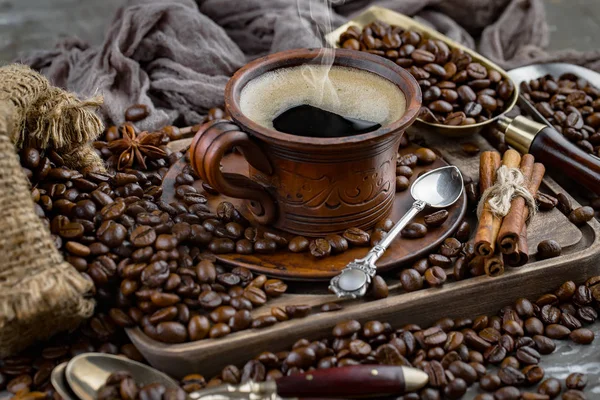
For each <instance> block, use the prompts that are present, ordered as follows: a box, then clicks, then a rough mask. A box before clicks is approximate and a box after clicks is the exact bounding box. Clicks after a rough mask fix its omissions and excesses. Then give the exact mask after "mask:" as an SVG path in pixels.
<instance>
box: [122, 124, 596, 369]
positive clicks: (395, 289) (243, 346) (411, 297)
mask: <svg viewBox="0 0 600 400" xmlns="http://www.w3.org/2000/svg"><path fill="white" fill-rule="evenodd" d="M419 135H420V136H423V137H424V138H425V140H426V142H427V145H428V146H429V147H432V148H434V149H437V150H438V151H439V152H440V153H441V154H443V156H444V158H445V159H446V160H447V161H449V162H450V163H452V164H455V165H457V166H459V167H460V168H461V170H462V171H463V172H464V173H465V174H467V175H471V176H473V177H476V175H477V173H476V170H477V168H478V156H475V157H467V156H466V155H465V154H464V153H463V151H462V149H461V144H462V142H461V141H458V140H455V141H453V142H448V140H447V139H441V138H438V137H435V136H434V135H431V134H424V133H422V132H420V133H419ZM413 136H414V133H413ZM464 141H470V142H473V143H475V144H477V145H478V146H479V147H480V149H481V150H482V151H483V150H486V149H489V148H490V147H489V145H488V144H487V142H485V140H483V139H482V138H480V137H473V138H470V139H467V140H464ZM543 191H544V192H546V193H554V194H556V193H560V192H564V190H563V189H562V188H561V187H560V186H559V185H557V184H556V183H555V182H554V181H553V180H552V179H550V178H547V179H545V180H544V186H543ZM572 201H574V200H573V199H572ZM575 204H576V202H575ZM471 217H473V216H471ZM599 233H600V224H599V223H598V221H596V220H593V221H591V222H590V223H589V224H588V225H585V226H583V227H580V228H577V227H575V226H574V225H572V224H571V223H570V222H569V221H568V220H567V219H566V217H565V216H564V215H562V214H561V213H560V212H559V211H557V210H553V211H551V212H549V213H544V214H543V216H538V217H537V218H535V219H534V220H533V221H532V223H531V225H530V226H529V229H528V235H529V246H530V249H532V251H533V250H535V248H536V246H537V243H538V242H539V241H541V240H544V239H548V238H552V239H555V240H557V241H558V242H559V243H560V244H561V246H562V247H563V254H562V255H561V256H560V257H557V258H554V259H550V260H544V261H536V260H535V255H533V254H532V257H531V261H530V263H529V264H527V265H526V266H524V267H522V268H519V269H507V271H506V273H505V274H504V275H502V276H500V277H497V278H489V277H486V276H482V277H477V278H472V279H467V280H464V281H459V282H452V283H448V284H446V285H444V286H443V287H441V288H430V289H424V290H420V291H417V292H412V293H405V292H403V291H402V289H401V288H400V285H399V284H398V281H397V279H394V277H393V276H392V277H386V278H388V279H387V281H388V284H389V286H390V296H389V297H388V298H386V299H382V300H377V301H370V300H368V299H366V300H365V299H363V300H352V301H348V300H346V301H340V302H341V304H342V305H343V309H342V310H340V311H336V312H332V313H321V312H319V306H320V305H322V304H324V303H327V302H330V301H339V300H337V298H336V297H335V296H333V295H331V294H328V293H327V291H326V284H323V283H292V284H291V285H290V288H289V291H288V293H286V294H285V295H283V296H281V297H280V298H279V299H275V300H272V301H269V302H268V303H267V304H266V306H264V307H261V308H258V309H256V310H253V314H254V315H255V316H258V315H265V314H268V313H269V312H270V308H271V307H273V306H285V305H295V304H307V305H311V306H313V314H312V315H310V316H308V317H306V318H303V319H296V320H290V321H287V322H283V323H278V324H276V325H274V326H272V327H270V328H266V329H262V330H246V331H241V332H237V333H234V334H231V335H229V336H227V337H225V338H222V339H216V340H215V339H208V340H202V341H198V342H191V343H185V344H178V345H167V344H163V343H159V342H156V341H154V340H151V339H149V338H148V337H147V336H145V335H144V334H143V333H142V332H141V331H140V330H139V329H137V328H135V329H130V330H128V334H129V337H130V338H131V340H132V341H133V343H134V344H135V345H136V347H137V348H138V349H139V350H140V352H142V354H143V355H144V356H145V357H146V359H147V360H148V361H149V362H150V363H151V364H152V365H153V366H155V367H157V368H159V369H161V370H163V371H165V372H167V373H169V374H172V375H174V376H182V375H185V374H187V373H190V372H200V373H202V374H205V375H206V376H211V375H213V374H216V373H218V372H219V371H220V370H221V369H222V368H223V367H224V366H225V365H228V364H237V365H239V364H241V363H244V362H245V361H246V360H248V359H250V358H252V357H254V356H256V355H257V354H259V353H260V352H261V351H264V350H270V351H279V350H283V349H285V348H287V347H289V346H290V345H291V344H293V343H294V342H295V341H296V340H298V339H300V338H302V337H306V338H309V339H313V338H320V337H323V336H326V335H329V334H330V332H331V329H332V327H333V326H334V325H335V324H336V323H337V322H340V321H343V320H347V319H357V320H359V321H362V322H364V321H368V320H372V319H379V320H385V321H388V322H390V323H391V324H392V326H401V325H403V324H406V323H417V324H421V325H424V326H426V325H428V324H431V323H432V322H434V321H436V320H437V319H439V318H441V317H444V316H449V317H459V316H474V315H479V314H485V313H491V312H495V311H497V310H498V309H499V308H500V307H502V306H504V305H507V304H510V303H511V302H512V301H514V300H515V299H516V298H518V297H532V298H535V297H536V296H538V295H540V294H543V293H545V292H547V291H551V290H554V289H555V288H556V287H557V286H558V285H559V284H561V283H562V282H563V281H565V280H568V279H572V280H574V281H576V282H582V281H583V280H584V279H585V278H586V277H588V276H590V275H593V274H600V264H599V263H598V259H599V258H600V235H599ZM449 272H450V271H449Z"/></svg>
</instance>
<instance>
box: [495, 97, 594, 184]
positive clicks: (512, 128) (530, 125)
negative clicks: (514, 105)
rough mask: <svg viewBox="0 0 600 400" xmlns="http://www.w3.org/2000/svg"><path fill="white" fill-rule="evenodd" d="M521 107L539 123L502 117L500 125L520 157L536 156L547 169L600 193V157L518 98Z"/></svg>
mask: <svg viewBox="0 0 600 400" xmlns="http://www.w3.org/2000/svg"><path fill="white" fill-rule="evenodd" d="M519 106H520V107H521V108H522V109H525V110H526V111H527V112H528V114H530V115H531V116H532V118H534V119H535V120H536V121H537V122H536V121H532V120H530V119H528V118H525V117H522V116H518V117H515V118H508V117H504V116H501V117H500V118H499V120H498V126H499V129H500V130H501V131H503V132H504V133H505V141H506V144H508V145H509V146H511V147H512V148H514V149H515V150H517V151H518V152H520V153H521V154H526V153H529V154H531V155H533V156H534V157H535V159H536V161H539V162H541V163H543V164H544V165H545V166H546V167H547V168H549V169H553V170H555V171H558V172H560V173H563V174H565V175H567V176H568V177H569V178H571V179H573V180H574V181H575V182H578V183H581V184H582V185H583V186H585V187H586V188H588V189H589V190H591V191H593V192H594V193H596V194H600V158H598V157H595V156H593V155H591V154H588V153H586V152H585V151H583V150H582V149H580V148H579V147H577V146H576V145H575V144H573V143H571V142H569V141H568V140H567V138H565V137H564V136H563V135H562V134H560V133H558V132H557V131H556V130H555V129H554V127H552V125H551V124H550V123H549V122H548V121H547V120H546V119H545V118H544V117H543V116H542V115H541V114H540V113H539V112H538V111H537V110H536V109H535V107H533V106H532V105H531V103H530V102H528V101H527V99H525V98H524V97H523V96H522V95H519Z"/></svg>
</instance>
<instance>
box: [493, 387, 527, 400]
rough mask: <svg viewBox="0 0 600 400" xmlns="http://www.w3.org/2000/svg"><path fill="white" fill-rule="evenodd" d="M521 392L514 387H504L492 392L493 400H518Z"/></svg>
mask: <svg viewBox="0 0 600 400" xmlns="http://www.w3.org/2000/svg"><path fill="white" fill-rule="evenodd" d="M520 398H521V392H520V391H519V389H517V388H516V387H514V386H505V387H503V388H500V389H498V390H496V391H495V392H494V399H495V400H519V399H520Z"/></svg>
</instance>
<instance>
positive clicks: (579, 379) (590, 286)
mask: <svg viewBox="0 0 600 400" xmlns="http://www.w3.org/2000/svg"><path fill="white" fill-rule="evenodd" d="M599 305H600V276H596V277H592V278H590V279H588V280H587V281H586V282H585V284H582V285H577V284H575V283H574V282H572V281H568V282H565V283H564V284H562V285H561V286H560V287H559V288H558V289H557V290H556V291H555V292H554V293H548V294H545V295H543V296H541V297H539V298H538V299H537V300H535V301H530V300H527V299H524V298H521V299H518V300H517V301H516V302H515V303H513V304H512V305H510V306H507V307H504V308H502V309H501V310H500V311H499V312H498V313H497V314H496V315H480V316H476V317H473V318H457V319H451V318H443V319H441V320H439V321H437V322H436V323H435V324H434V325H433V326H431V327H429V328H422V327H420V326H417V325H406V326H404V327H401V328H399V329H394V328H392V327H391V326H390V324H388V323H385V322H379V321H369V322H366V323H364V324H361V323H359V322H358V321H354V320H351V321H346V322H342V323H339V324H337V325H336V326H335V327H334V328H333V331H332V336H331V337H330V338H327V339H322V340H317V341H309V340H306V339H300V340H298V341H297V342H296V343H295V344H294V345H293V346H292V347H291V348H290V349H289V350H288V351H281V352H268V351H266V352H263V353H260V354H259V355H258V356H257V357H256V358H254V359H253V360H250V361H248V362H247V363H246V364H245V365H243V366H242V367H241V368H238V367H237V366H234V365H229V366H226V367H225V368H224V369H223V371H222V372H221V374H220V375H217V376H215V377H213V378H212V379H210V380H208V382H206V381H205V380H204V378H203V377H202V376H201V375H198V374H194V375H190V376H188V377H185V378H184V380H183V381H182V385H183V388H184V390H187V389H186V385H185V382H188V381H190V382H192V381H193V382H195V383H196V385H193V386H192V387H191V388H190V390H194V389H199V388H202V387H206V386H213V385H218V384H222V383H231V384H239V383H243V382H245V381H247V380H249V379H253V380H256V381H263V380H275V379H277V378H279V377H281V376H286V375H291V374H295V373H304V372H308V371H311V370H313V369H315V368H333V367H341V366H346V365H357V364H385V365H401V366H412V367H416V368H419V369H421V370H423V371H425V372H426V373H427V374H428V375H429V384H428V386H427V387H426V388H424V389H422V390H421V391H420V392H419V393H413V394H408V395H405V396H403V397H402V399H405V400H408V399H416V400H418V399H421V400H430V399H433V400H436V399H441V398H447V399H459V398H461V397H462V396H463V395H464V394H465V392H466V390H467V388H468V387H469V386H472V385H475V384H478V386H479V388H480V389H481V390H482V391H484V392H487V393H489V394H487V393H485V394H480V395H479V396H478V397H477V399H478V400H487V399H496V400H517V399H538V400H543V399H552V398H555V397H556V396H558V395H559V394H560V392H561V391H562V389H563V388H562V384H561V382H560V381H558V380H557V379H554V378H551V377H547V376H545V371H544V369H543V368H542V367H541V366H540V365H539V362H540V360H541V358H542V356H543V355H545V354H550V353H552V352H553V351H554V350H555V347H556V344H555V342H554V340H571V341H572V342H574V343H576V344H590V343H592V341H593V340H594V333H593V331H591V330H590V329H588V328H586V325H589V324H591V323H593V322H594V321H595V320H596V319H597V317H598V314H597V312H598V307H599ZM491 366H494V369H492V368H491ZM493 370H494V371H496V372H492V371H493ZM205 382H206V383H205ZM538 383H539V386H538V388H537V393H534V391H535V389H532V387H533V385H536V384H538ZM586 383H587V379H586V377H585V375H583V374H577V373H575V374H571V375H570V376H569V377H568V378H567V379H566V382H565V386H566V390H565V391H564V392H563V397H562V398H563V399H585V398H586V396H585V394H584V393H583V389H584V388H585V386H586ZM492 394H493V395H492Z"/></svg>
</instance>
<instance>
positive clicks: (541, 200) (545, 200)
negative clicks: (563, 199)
mask: <svg viewBox="0 0 600 400" xmlns="http://www.w3.org/2000/svg"><path fill="white" fill-rule="evenodd" d="M536 200H537V204H538V207H539V209H540V210H542V211H550V210H552V209H553V208H554V207H556V205H557V204H558V200H557V199H556V197H552V196H550V195H547V194H544V193H538V194H537V197H536Z"/></svg>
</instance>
